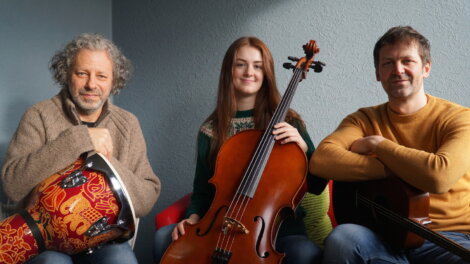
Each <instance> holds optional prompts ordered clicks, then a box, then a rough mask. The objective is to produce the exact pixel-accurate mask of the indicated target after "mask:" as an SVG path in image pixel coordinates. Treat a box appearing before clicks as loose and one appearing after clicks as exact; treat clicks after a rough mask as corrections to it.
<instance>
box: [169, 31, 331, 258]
mask: <svg viewBox="0 0 470 264" xmlns="http://www.w3.org/2000/svg"><path fill="white" fill-rule="evenodd" d="M304 51H305V54H306V56H305V57H302V58H300V59H297V58H293V57H289V59H291V60H293V61H297V63H296V65H295V66H293V65H292V64H290V63H287V64H284V67H285V68H288V69H294V74H293V77H292V79H291V81H290V82H289V85H288V87H287V90H286V92H285V94H284V96H283V97H282V100H281V101H280V103H279V105H278V106H277V108H276V110H275V112H274V114H273V117H272V119H271V120H270V122H269V124H268V126H267V129H266V130H264V131H261V130H246V131H243V132H240V133H238V134H236V135H235V136H233V137H231V138H229V139H228V140H227V141H226V142H225V143H224V144H223V145H222V147H221V148H220V150H219V153H218V155H217V160H216V165H215V171H214V176H213V177H212V178H211V179H210V180H209V183H211V184H213V185H214V186H215V190H216V191H215V195H214V199H213V202H212V204H211V205H210V208H209V209H208V211H207V212H206V213H205V215H204V216H203V217H202V218H201V220H200V221H199V222H198V223H196V224H188V223H185V227H184V228H185V235H184V236H181V237H180V238H179V239H178V240H175V241H173V242H172V244H170V246H169V247H168V248H167V250H166V252H165V254H164V256H163V258H162V261H161V263H172V264H177V263H281V262H282V259H283V257H284V255H283V254H281V253H279V252H277V251H276V250H275V249H274V244H275V243H274V241H275V240H276V236H277V231H278V229H279V226H280V224H281V223H282V221H283V218H284V217H285V216H286V215H287V214H288V213H289V212H293V210H294V209H295V208H296V207H297V206H298V205H299V203H300V201H301V199H302V198H303V196H304V194H305V191H306V172H307V160H306V157H305V153H304V152H303V151H302V150H301V149H300V147H299V146H298V145H297V144H284V145H281V144H280V143H278V142H276V141H275V139H274V135H273V133H272V132H273V127H274V125H275V124H277V123H279V122H282V121H284V119H285V117H286V114H287V111H288V110H289V105H290V103H291V101H292V98H293V96H294V93H295V90H296V88H297V86H298V83H299V82H300V81H301V80H302V79H303V78H305V75H306V73H307V72H308V71H309V69H310V68H313V69H314V71H315V72H320V71H321V70H322V67H323V66H324V64H323V63H321V62H315V61H314V60H313V59H314V55H315V54H316V53H318V52H319V48H318V47H317V45H316V42H315V41H313V40H311V41H310V42H309V43H307V44H306V45H304ZM286 175H288V176H289V178H287V177H286Z"/></svg>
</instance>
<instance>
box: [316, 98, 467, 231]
mask: <svg viewBox="0 0 470 264" xmlns="http://www.w3.org/2000/svg"><path fill="white" fill-rule="evenodd" d="M427 98H428V102H427V104H426V106H425V107H423V108H422V109H420V110H419V111H418V112H416V113H413V114H410V115H399V114H396V113H394V112H392V111H391V110H390V108H389V107H388V103H385V104H382V105H378V106H374V107H368V108H361V109H359V110H358V111H357V112H355V113H353V114H351V115H349V116H347V117H346V118H345V119H344V120H343V121H342V122H341V124H340V125H339V127H338V128H337V129H336V130H335V132H333V133H332V134H331V135H329V136H328V137H326V138H325V139H324V140H323V141H322V142H321V143H320V144H319V146H318V148H317V150H316V151H315V152H314V155H313V157H312V159H311V160H310V172H311V173H313V174H315V175H317V176H320V177H323V178H328V179H334V180H343V181H357V180H367V179H379V178H383V177H384V169H383V168H384V166H383V164H385V165H386V166H387V167H389V168H390V169H391V170H392V171H394V172H395V173H396V174H397V175H398V176H399V177H400V178H402V179H403V180H404V181H406V182H408V183H409V184H411V185H413V186H415V187H417V188H419V189H421V190H423V191H427V192H430V193H431V197H430V213H429V217H430V218H431V220H432V224H430V225H428V226H429V227H430V228H431V229H434V230H440V231H444V230H445V231H451V230H452V231H467V232H468V231H470V109H468V108H466V107H463V106H460V105H457V104H455V103H452V102H449V101H446V100H443V99H440V98H436V97H433V96H430V95H427ZM370 135H381V136H383V137H385V138H386V139H387V140H384V141H382V142H381V143H380V144H379V145H378V146H377V151H376V152H377V153H376V154H377V158H374V157H368V156H364V155H359V154H356V153H353V152H351V151H349V147H350V146H351V144H352V143H353V142H354V141H355V140H356V139H358V138H362V137H364V136H370Z"/></svg>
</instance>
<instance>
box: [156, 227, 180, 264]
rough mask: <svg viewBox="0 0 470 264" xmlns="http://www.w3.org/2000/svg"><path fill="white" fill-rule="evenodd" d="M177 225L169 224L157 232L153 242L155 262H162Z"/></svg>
mask: <svg viewBox="0 0 470 264" xmlns="http://www.w3.org/2000/svg"><path fill="white" fill-rule="evenodd" d="M175 226H176V225H167V226H164V227H162V228H160V229H158V230H157V231H156V232H155V236H154V242H153V260H154V262H155V263H160V259H161V258H162V257H163V254H164V253H165V251H166V249H167V248H168V246H170V244H171V241H172V238H171V232H172V231H173V229H174V228H175Z"/></svg>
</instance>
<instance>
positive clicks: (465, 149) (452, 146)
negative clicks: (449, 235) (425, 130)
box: [376, 111, 470, 193]
mask: <svg viewBox="0 0 470 264" xmlns="http://www.w3.org/2000/svg"><path fill="white" fill-rule="evenodd" d="M436 133H439V135H438V136H437V137H436V138H438V139H439V140H440V142H439V143H440V144H439V147H438V149H437V150H436V151H432V152H428V151H423V150H419V149H414V148H408V147H404V146H402V145H399V144H397V143H395V142H392V141H390V140H384V141H382V142H381V143H380V144H379V145H378V146H377V151H376V152H377V157H378V159H380V160H381V161H382V162H383V163H384V164H385V165H387V167H389V168H390V169H391V170H392V171H394V172H395V173H396V174H397V175H400V178H402V179H403V180H405V181H406V182H408V183H410V184H411V185H413V186H415V187H417V188H419V189H421V190H424V191H427V192H431V193H444V192H447V191H449V189H450V188H451V187H452V186H453V185H454V184H455V183H456V182H457V181H458V180H459V179H460V178H461V177H462V176H463V175H464V174H465V173H466V172H467V171H468V170H469V169H470V159H469V157H470V111H462V112H460V113H459V114H457V115H455V116H452V118H449V119H448V120H446V121H445V125H444V126H443V127H442V129H441V130H440V131H438V132H436ZM417 175H419V177H417Z"/></svg>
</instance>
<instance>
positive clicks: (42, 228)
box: [0, 154, 136, 264]
mask: <svg viewBox="0 0 470 264" xmlns="http://www.w3.org/2000/svg"><path fill="white" fill-rule="evenodd" d="M135 224H136V221H135V214H134V209H133V207H132V203H131V201H130V198H129V195H128V194H127V191H126V189H125V187H124V185H123V184H122V182H121V179H120V178H119V175H118V174H117V173H116V171H115V170H114V168H113V167H112V166H111V164H110V163H109V162H108V161H107V160H106V158H104V157H103V156H102V155H101V154H94V155H92V156H90V157H88V158H86V159H85V158H84V157H80V158H79V159H78V160H76V161H75V162H74V163H73V164H72V165H70V166H69V167H68V168H66V169H64V170H62V171H60V172H58V173H56V174H54V175H52V176H50V177H49V178H47V179H46V180H44V181H43V182H41V183H40V184H39V185H38V186H36V188H35V189H34V190H33V192H32V195H31V199H30V203H29V204H28V206H26V209H25V210H23V211H22V212H20V213H18V214H15V215H13V216H10V217H8V218H6V219H4V220H3V221H1V222H0V263H7V264H12V263H15V264H16V263H23V262H26V261H27V260H28V259H30V258H31V257H33V256H35V255H37V254H39V253H41V252H42V251H44V250H55V251H60V252H63V253H66V254H69V255H73V254H76V253H79V252H82V251H85V250H93V248H96V247H98V246H99V245H101V244H104V243H106V242H109V241H114V240H117V241H120V242H121V241H126V240H128V239H130V238H132V236H133V235H134V232H135Z"/></svg>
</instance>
